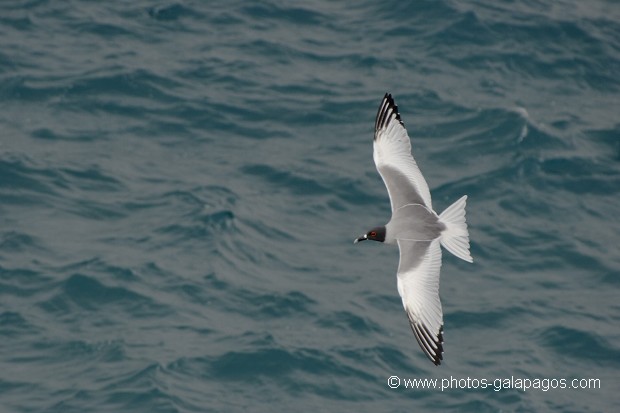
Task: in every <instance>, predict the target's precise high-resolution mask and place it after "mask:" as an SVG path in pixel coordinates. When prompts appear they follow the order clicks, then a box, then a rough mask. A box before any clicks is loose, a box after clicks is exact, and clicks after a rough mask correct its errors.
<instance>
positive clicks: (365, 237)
mask: <svg viewBox="0 0 620 413" xmlns="http://www.w3.org/2000/svg"><path fill="white" fill-rule="evenodd" d="M367 239H368V236H367V235H366V234H364V235H362V236H361V237H359V238H357V239H355V240H353V243H354V244H357V243H358V242H360V241H366V240H367Z"/></svg>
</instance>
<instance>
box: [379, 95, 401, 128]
mask: <svg viewBox="0 0 620 413" xmlns="http://www.w3.org/2000/svg"><path fill="white" fill-rule="evenodd" d="M393 114H396V116H394V117H392V115H393ZM392 119H396V120H397V121H398V122H399V123H400V124H401V125H402V126H403V127H404V126H405V124H404V123H403V121H402V120H401V118H400V113H399V112H398V105H396V102H394V98H393V97H392V94H391V93H386V94H385V95H384V96H383V100H382V101H381V104H380V105H379V109H378V110H377V117H376V118H375V139H376V132H377V131H379V130H381V129H383V128H385V127H387V126H388V124H389V123H390V121H391V120H392Z"/></svg>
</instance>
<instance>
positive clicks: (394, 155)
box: [354, 93, 473, 365]
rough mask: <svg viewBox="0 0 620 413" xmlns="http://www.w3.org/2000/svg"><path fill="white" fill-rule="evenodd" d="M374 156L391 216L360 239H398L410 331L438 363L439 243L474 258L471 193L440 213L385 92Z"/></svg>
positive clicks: (400, 289) (389, 241)
mask: <svg viewBox="0 0 620 413" xmlns="http://www.w3.org/2000/svg"><path fill="white" fill-rule="evenodd" d="M373 159H374V161H375V165H376V166H377V171H379V175H381V178H382V179H383V182H384V183H385V186H386V187H387V191H388V195H389V196H390V204H391V205H392V218H391V219H390V221H389V222H388V223H387V224H385V225H383V226H380V227H375V228H373V229H371V230H370V231H368V232H367V233H365V234H364V235H362V236H360V237H359V238H357V239H356V240H355V241H354V243H358V242H360V241H366V240H372V241H379V242H383V243H386V244H397V245H398V248H399V250H400V261H399V263H398V273H397V285H398V293H399V294H400V296H401V298H402V301H403V306H404V307H405V312H406V313H407V317H408V318H409V324H410V325H411V330H413V334H414V335H415V338H416V339H417V341H418V344H420V347H421V348H422V350H423V351H424V354H426V355H427V356H428V358H429V359H430V360H431V361H432V362H433V363H434V364H435V365H439V364H441V360H443V312H442V310H441V301H440V300H439V272H440V270H441V248H440V245H441V246H443V247H444V248H445V249H447V250H448V251H450V252H451V253H452V254H454V255H456V256H457V257H459V258H460V259H462V260H465V261H467V262H473V259H472V257H471V255H470V253H469V232H468V231H467V223H466V222H465V202H466V200H467V195H465V196H463V197H461V198H460V199H459V200H458V201H456V202H455V203H453V204H452V205H450V206H449V207H448V208H447V209H446V210H445V211H444V212H442V213H441V214H439V215H437V213H436V212H435V211H434V210H433V204H432V201H431V193H430V191H429V189H428V185H427V183H426V181H425V180H424V177H423V176H422V173H421V172H420V169H419V168H418V165H417V164H416V161H415V160H414V159H413V156H412V155H411V140H410V139H409V135H408V134H407V129H405V124H404V123H403V121H402V120H401V119H400V113H398V106H396V103H394V99H393V98H392V95H390V94H388V93H386V94H385V96H384V97H383V100H382V101H381V105H379V110H378V111H377V117H376V119H375V139H374V144H373Z"/></svg>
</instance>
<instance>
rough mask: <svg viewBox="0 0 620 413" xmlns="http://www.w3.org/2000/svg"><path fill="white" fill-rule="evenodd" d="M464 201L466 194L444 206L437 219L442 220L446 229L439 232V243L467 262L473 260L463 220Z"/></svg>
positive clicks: (465, 223)
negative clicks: (446, 206) (444, 208)
mask: <svg viewBox="0 0 620 413" xmlns="http://www.w3.org/2000/svg"><path fill="white" fill-rule="evenodd" d="M465 201H467V195H464V196H463V197H461V198H460V199H459V200H458V201H456V202H455V203H453V204H452V205H450V206H449V207H448V208H446V210H445V211H443V212H442V213H441V215H439V221H440V222H443V224H444V225H445V226H446V229H444V230H443V232H442V233H441V238H440V239H439V241H440V242H441V245H443V247H444V248H445V249H447V250H448V251H450V252H451V253H452V254H454V255H456V256H457V257H459V258H460V259H462V260H465V261H467V262H474V259H473V258H472V257H471V255H470V254H469V232H468V231H467V222H466V221H465Z"/></svg>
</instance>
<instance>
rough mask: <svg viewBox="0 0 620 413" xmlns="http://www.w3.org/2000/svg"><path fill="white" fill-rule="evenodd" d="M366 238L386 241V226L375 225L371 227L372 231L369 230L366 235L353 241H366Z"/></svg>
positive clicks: (355, 242)
mask: <svg viewBox="0 0 620 413" xmlns="http://www.w3.org/2000/svg"><path fill="white" fill-rule="evenodd" d="M366 240H371V241H379V242H383V241H385V226H383V227H375V228H373V229H371V230H370V231H368V232H367V233H365V234H364V235H362V236H361V237H359V238H357V239H356V240H355V241H353V243H354V244H357V243H358V242H360V241H366Z"/></svg>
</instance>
